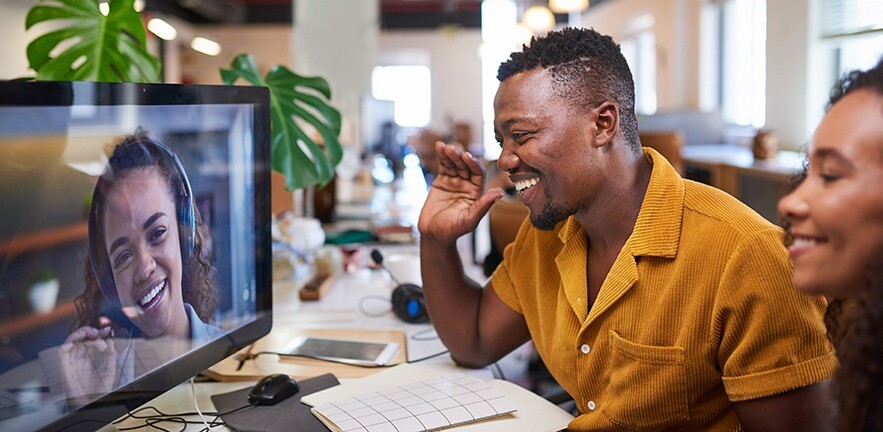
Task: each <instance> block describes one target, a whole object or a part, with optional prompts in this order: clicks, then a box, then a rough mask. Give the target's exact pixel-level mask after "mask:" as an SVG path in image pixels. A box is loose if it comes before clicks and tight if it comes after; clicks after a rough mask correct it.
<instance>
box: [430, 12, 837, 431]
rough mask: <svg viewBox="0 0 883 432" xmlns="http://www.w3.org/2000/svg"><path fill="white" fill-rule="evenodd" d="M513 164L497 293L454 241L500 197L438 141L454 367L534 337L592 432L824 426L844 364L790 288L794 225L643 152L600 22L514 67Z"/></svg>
mask: <svg viewBox="0 0 883 432" xmlns="http://www.w3.org/2000/svg"><path fill="white" fill-rule="evenodd" d="M498 78H499V79H500V81H501V84H500V87H499V89H498V91H497V95H496V98H495V100H494V110H495V118H494V130H495V133H496V136H497V140H498V141H499V142H500V144H501V146H502V154H501V156H500V159H499V161H498V165H499V167H500V169H501V170H504V171H507V172H508V173H509V177H510V179H511V180H512V181H513V182H514V183H515V185H516V187H517V190H518V196H519V198H520V199H521V201H522V202H524V204H526V205H527V207H528V208H529V210H530V223H529V224H528V223H525V224H524V225H523V226H522V228H521V230H520V232H519V234H518V237H517V238H516V240H515V242H514V243H513V245H512V246H510V247H508V248H507V250H506V251H505V253H504V260H503V263H502V264H501V265H500V267H499V268H498V269H497V271H496V272H495V273H494V275H493V276H492V278H491V282H490V284H489V285H488V287H487V288H486V289H482V288H481V287H479V286H478V285H477V284H475V283H474V282H473V281H471V280H469V279H468V278H466V277H465V276H464V273H463V268H462V265H461V263H460V259H459V256H458V255H457V252H456V247H455V241H456V239H457V238H458V237H460V236H462V235H463V234H465V233H467V232H470V231H472V230H474V229H475V227H476V226H477V224H478V222H479V220H480V219H481V217H482V216H483V215H484V214H485V213H486V212H487V210H488V209H489V208H490V206H491V205H493V203H494V201H495V200H497V199H499V197H500V196H501V195H502V191H500V190H499V189H490V190H488V191H487V192H485V193H482V184H483V181H484V178H483V172H482V170H481V166H480V165H479V164H478V163H476V161H475V159H473V157H472V156H471V155H469V154H468V153H463V152H460V151H457V150H456V149H454V148H452V147H450V146H447V145H444V144H442V143H438V144H436V150H437V151H438V153H439V156H440V162H441V169H440V172H439V176H438V177H437V179H436V181H435V182H434V183H433V185H432V190H431V191H430V194H429V197H428V199H427V201H426V203H425V205H424V207H423V211H422V213H421V215H420V222H419V228H420V232H421V241H420V252H421V261H422V262H423V263H424V265H423V267H422V274H423V283H424V288H425V295H426V300H427V304H428V308H429V312H430V316H431V317H432V320H433V323H434V324H435V326H436V328H437V330H438V333H439V335H440V336H441V338H442V340H443V341H444V342H445V344H446V345H447V346H448V348H450V350H451V355H452V357H453V358H454V360H455V361H457V362H458V363H459V364H461V365H464V366H472V367H481V366H484V365H487V364H490V363H492V362H494V361H496V360H497V359H499V358H500V357H502V356H503V355H505V354H506V353H508V352H509V351H511V350H512V349H514V348H516V347H518V346H519V345H521V344H523V343H524V342H526V341H528V340H531V339H532V340H533V342H534V344H535V345H536V348H537V351H538V352H539V354H540V356H541V357H542V358H543V361H544V362H545V364H546V365H547V366H548V368H549V370H550V372H551V373H552V375H553V376H554V377H555V378H556V380H557V381H558V382H559V383H560V384H561V385H562V386H563V387H564V388H565V390H567V391H568V393H569V394H570V395H571V396H573V398H574V399H575V401H576V402H577V406H578V407H579V409H580V412H581V415H580V416H578V417H577V418H576V419H575V420H574V421H573V422H572V423H571V424H570V429H571V430H575V431H583V430H624V429H632V430H713V431H732V430H738V429H740V428H741V429H743V430H750V431H754V430H769V431H786V430H794V431H797V430H801V431H808V430H816V429H818V428H820V427H821V425H823V424H824V423H825V421H824V420H825V419H826V417H827V416H828V415H829V412H828V409H827V408H826V406H825V405H824V403H823V402H824V398H823V391H824V388H823V387H822V385H823V384H821V382H822V381H824V380H825V379H827V378H829V377H830V376H831V375H832V374H833V372H834V368H835V358H834V353H833V350H832V348H831V346H830V344H829V343H828V342H827V339H826V336H825V329H824V325H823V323H822V313H823V309H824V302H823V301H822V300H821V299H817V298H811V297H807V296H804V295H801V294H798V293H796V292H795V291H794V289H793V288H792V287H791V282H790V281H791V269H790V264H789V260H788V255H787V251H786V250H785V248H784V246H783V244H782V231H781V230H780V229H778V228H777V227H775V226H774V225H772V224H770V223H769V222H767V221H765V220H764V219H763V218H761V217H760V216H759V215H757V214H756V213H754V212H753V211H751V210H750V209H748V208H747V207H746V206H744V205H743V204H741V203H739V202H738V201H736V200H735V199H734V198H732V197H731V196H729V195H726V194H724V193H723V192H720V191H718V190H716V189H713V188H710V187H707V186H704V185H701V184H698V183H695V182H691V181H686V180H683V179H681V178H680V177H679V176H678V175H677V173H676V172H675V171H674V169H673V168H672V167H671V165H670V164H668V163H667V162H666V160H665V159H664V158H663V157H662V156H660V155H659V154H658V153H657V152H655V151H653V150H650V149H643V150H642V148H641V146H640V141H639V139H638V133H637V120H636V117H635V114H634V84H633V82H632V77H631V73H630V72H629V69H628V65H627V64H626V61H625V59H624V58H623V57H622V54H621V53H620V51H619V46H618V45H616V44H615V43H614V42H613V40H612V39H611V38H609V37H607V36H602V35H599V34H598V33H596V32H594V31H593V30H586V29H565V30H563V31H560V32H552V33H549V35H548V36H547V37H545V38H540V39H536V40H534V41H532V44H531V46H530V47H526V48H525V49H524V51H523V52H521V53H513V54H512V56H511V58H510V59H509V60H508V61H506V62H504V63H503V64H502V65H501V66H500V69H499V73H498Z"/></svg>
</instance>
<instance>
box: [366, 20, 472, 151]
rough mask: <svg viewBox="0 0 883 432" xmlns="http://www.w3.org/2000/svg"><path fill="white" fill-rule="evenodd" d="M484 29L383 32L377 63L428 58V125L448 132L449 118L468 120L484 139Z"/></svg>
mask: <svg viewBox="0 0 883 432" xmlns="http://www.w3.org/2000/svg"><path fill="white" fill-rule="evenodd" d="M480 46H481V31H480V30H478V29H474V30H456V31H452V32H444V31H438V30H412V31H395V32H384V33H381V34H380V38H379V43H378V56H377V65H379V66H393V65H401V64H405V63H407V62H409V61H411V60H414V61H426V62H428V64H426V66H429V67H430V73H431V79H432V107H431V120H430V124H429V125H428V127H430V128H433V129H435V130H437V131H438V132H441V133H443V134H444V133H447V132H449V131H448V127H449V126H450V125H449V124H448V121H449V120H450V121H454V122H467V123H469V124H470V125H471V126H472V136H473V139H474V140H475V141H480V140H481V130H482V117H481V57H479V53H478V50H479V47H480Z"/></svg>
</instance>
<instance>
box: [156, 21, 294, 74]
mask: <svg viewBox="0 0 883 432" xmlns="http://www.w3.org/2000/svg"><path fill="white" fill-rule="evenodd" d="M177 27H178V29H179V35H180V36H181V37H180V38H179V39H180V41H177V42H165V44H166V48H165V50H166V53H167V59H168V58H169V55H168V54H169V53H173V54H178V56H179V62H180V64H179V65H176V66H173V63H174V61H167V62H166V65H167V68H169V69H174V70H175V71H176V72H174V73H172V74H171V76H170V75H169V74H167V75H166V79H167V81H169V82H182V81H183V82H192V83H198V84H220V83H221V74H220V70H221V68H227V67H229V66H230V63H231V62H232V61H233V58H234V57H236V56H237V55H239V54H243V53H249V54H251V55H253V56H254V59H255V64H256V65H257V67H258V71H259V72H260V73H261V76H263V75H265V74H266V73H267V71H269V70H270V68H272V67H273V66H275V65H282V66H286V67H288V68H289V69H292V70H293V71H294V72H298V71H297V69H296V68H293V67H292V63H293V61H292V52H291V26H289V25H284V24H273V25H225V26H190V27H184V26H181V25H178V26H177ZM182 33H186V35H185V34H182ZM196 35H199V36H203V37H208V38H209V39H212V40H214V41H215V42H218V43H220V44H221V47H222V48H221V54H220V55H218V56H216V57H211V56H207V55H205V54H202V53H199V52H196V51H194V50H193V49H191V48H190V47H189V46H188V45H187V44H188V42H187V41H189V40H190V38H191V37H192V36H196ZM172 45H175V47H173V46H172ZM169 60H174V59H169ZM240 83H241V82H240Z"/></svg>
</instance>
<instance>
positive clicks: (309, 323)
mask: <svg viewBox="0 0 883 432" xmlns="http://www.w3.org/2000/svg"><path fill="white" fill-rule="evenodd" d="M458 247H459V248H460V249H461V250H462V251H463V252H464V253H468V249H469V240H468V239H466V238H464V239H461V241H460V242H458ZM380 249H381V251H382V252H384V254H386V255H389V254H393V253H394V254H415V255H416V254H418V253H419V251H418V248H417V246H415V245H383V246H380ZM464 262H469V260H466V259H465V258H464ZM467 272H468V273H469V274H470V276H472V277H475V278H478V277H482V276H481V270H480V269H478V268H467ZM479 280H483V279H479ZM302 283H303V280H300V281H294V280H286V281H281V282H276V283H274V286H273V330H272V331H271V334H270V335H268V336H266V337H265V338H272V337H273V335H274V334H278V333H284V332H285V331H290V330H291V329H304V330H308V329H361V330H371V329H376V330H401V331H404V332H405V334H406V336H407V344H406V346H407V355H408V358H409V359H412V360H413V359H417V358H423V357H427V356H430V355H432V354H436V353H439V352H442V351H444V350H446V348H445V347H444V345H443V344H442V343H441V340H439V339H438V338H437V337H434V331H432V326H431V325H430V324H406V323H404V322H402V321H400V320H398V319H397V318H396V317H395V316H394V315H393V314H392V313H384V312H385V311H388V310H389V303H388V302H384V300H383V299H388V298H389V296H390V295H391V293H392V289H393V288H394V283H393V282H392V281H391V279H390V278H389V276H388V275H387V274H386V273H385V272H383V271H380V270H370V269H367V268H362V269H359V270H357V271H356V272H353V273H344V274H341V275H340V276H339V277H338V278H337V280H336V281H335V283H334V286H332V287H331V289H330V290H329V291H328V293H327V295H326V296H324V297H323V298H322V299H321V300H319V301H314V302H302V301H300V299H299V297H298V293H297V289H298V288H299V286H300V284H302ZM369 297H370V298H369ZM363 299H367V300H363ZM360 303H362V308H363V309H364V310H360ZM366 312H367V313H366ZM415 336H416V337H415ZM282 348H283V347H279V349H282ZM258 359H259V362H260V364H259V366H260V368H261V369H262V370H265V371H266V374H271V373H274V370H276V369H277V368H282V366H280V363H279V361H278V358H276V357H275V356H266V357H263V358H262V357H259V358H258ZM427 362H437V363H438V362H442V363H450V362H451V359H450V356H448V355H443V356H440V357H437V358H433V359H431V360H427ZM466 372H467V373H469V374H472V375H475V376H478V377H480V378H482V379H491V378H492V377H493V374H492V372H491V371H490V369H481V370H467V371H466ZM252 385H254V382H242V381H240V382H224V383H215V382H203V383H196V384H195V385H194V387H193V389H191V385H190V383H183V384H181V385H179V386H177V387H175V388H174V389H172V390H170V391H168V392H166V393H165V394H163V395H162V396H160V397H159V398H156V399H154V400H152V401H151V402H149V403H148V404H146V405H145V406H153V407H156V408H158V409H160V410H162V411H163V412H171V413H174V412H182V411H193V410H194V395H193V391H194V390H195V392H196V399H195V401H196V403H198V404H199V408H200V409H201V410H202V411H214V409H215V407H214V404H212V402H211V398H210V397H211V395H213V394H217V393H226V392H230V391H235V390H239V389H242V388H244V387H249V386H252ZM207 419H208V420H209V421H211V420H212V419H213V417H208V416H207ZM189 420H192V421H200V418H199V417H198V416H191V417H189ZM143 424H144V423H143V420H132V419H128V420H126V421H125V422H123V423H121V424H120V425H118V426H119V427H131V426H138V425H143ZM168 426H171V427H174V428H176V430H177V428H179V426H176V425H173V424H171V423H170V424H168ZM200 429H204V426H203V425H197V424H191V425H189V427H188V428H187V430H200ZM116 430H118V429H117V428H116V427H114V426H110V425H109V426H107V427H105V428H103V429H102V431H103V432H112V431H116ZM213 430H215V431H226V430H229V429H227V428H226V427H217V428H213Z"/></svg>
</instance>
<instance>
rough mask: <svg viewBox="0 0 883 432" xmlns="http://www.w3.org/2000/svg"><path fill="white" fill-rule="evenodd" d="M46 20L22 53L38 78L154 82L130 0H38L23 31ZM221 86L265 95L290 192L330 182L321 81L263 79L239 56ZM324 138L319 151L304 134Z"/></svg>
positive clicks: (332, 133)
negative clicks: (244, 86)
mask: <svg viewBox="0 0 883 432" xmlns="http://www.w3.org/2000/svg"><path fill="white" fill-rule="evenodd" d="M45 22H51V23H56V25H54V26H51V27H52V28H51V30H48V31H47V32H46V33H45V34H43V35H41V36H39V37H37V38H36V39H34V40H33V41H31V43H30V44H29V45H28V47H27V56H28V61H29V62H30V66H31V68H32V69H33V70H34V71H35V72H36V73H37V75H36V77H35V78H36V79H37V80H47V81H103V82H157V81H158V80H159V76H160V62H159V60H158V59H157V58H156V57H155V56H153V55H152V54H150V52H149V51H148V50H147V47H146V32H145V30H144V24H143V22H142V21H141V16H140V15H139V13H138V12H137V11H135V7H134V0H109V2H105V3H103V4H101V3H99V0H39V1H38V3H37V4H36V5H35V6H34V7H32V8H31V10H30V11H29V12H28V15H27V18H26V22H25V28H26V29H31V28H32V27H33V26H35V25H37V24H40V23H45ZM221 77H222V79H223V81H224V83H225V84H232V83H233V82H235V81H236V80H238V79H239V78H242V79H244V80H245V81H246V82H248V83H250V84H252V85H255V86H264V87H267V88H269V90H270V116H271V124H272V125H271V127H272V138H271V140H272V147H271V154H272V166H273V169H274V170H276V171H278V172H280V173H282V174H284V175H285V185H286V188H288V189H289V190H293V189H302V188H307V187H310V186H314V185H325V184H327V183H328V182H330V181H331V179H332V178H334V167H335V166H336V165H337V163H338V162H340V159H341V156H342V151H341V147H340V141H339V140H338V135H339V134H340V112H339V111H337V110H336V109H334V107H332V106H331V105H330V104H329V101H330V99H331V90H330V88H329V86H328V82H327V81H326V80H324V79H323V78H319V77H303V76H300V75H297V74H295V73H294V72H292V71H290V70H288V69H287V68H285V67H283V66H276V67H274V68H273V69H271V70H270V71H269V72H268V73H267V75H266V76H265V77H261V76H260V74H259V73H258V71H257V67H256V66H255V62H254V58H252V56H251V55H248V54H242V55H239V56H237V57H236V58H235V59H234V60H233V63H232V64H231V65H230V69H223V70H221ZM306 125H309V126H310V127H312V128H313V129H315V130H316V132H318V134H319V135H320V136H321V137H322V139H321V144H322V145H321V146H320V145H319V144H318V143H317V142H316V141H318V139H316V137H315V136H312V135H311V134H310V133H308V132H307V131H306V129H305V127H306Z"/></svg>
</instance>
